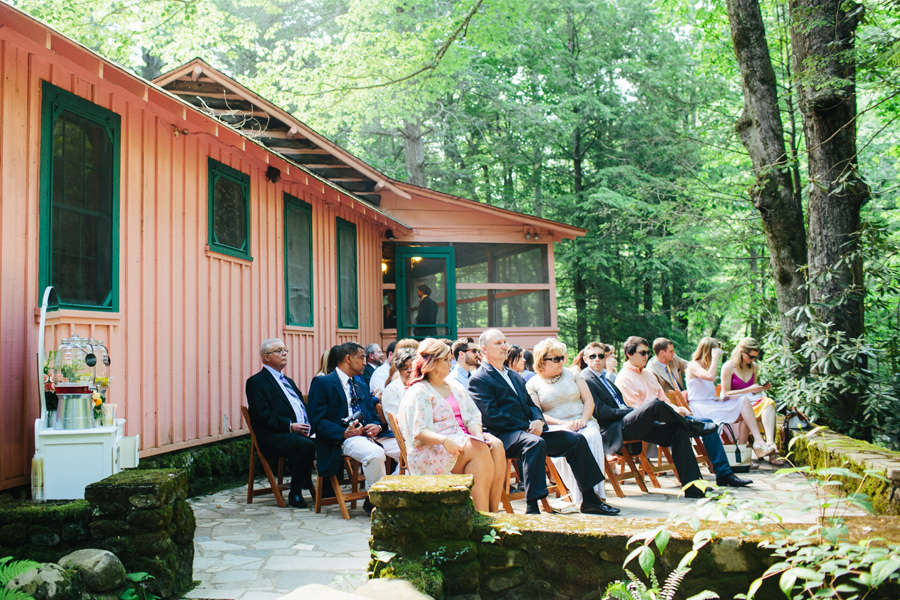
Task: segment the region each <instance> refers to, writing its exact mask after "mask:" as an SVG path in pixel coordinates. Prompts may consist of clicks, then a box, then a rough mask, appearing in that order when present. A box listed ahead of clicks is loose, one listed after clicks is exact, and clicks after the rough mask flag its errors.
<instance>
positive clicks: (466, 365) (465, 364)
mask: <svg viewBox="0 0 900 600" xmlns="http://www.w3.org/2000/svg"><path fill="white" fill-rule="evenodd" d="M450 352H451V353H452V354H453V360H455V361H456V366H455V367H453V369H452V370H451V371H450V375H448V376H447V377H448V378H449V379H455V380H456V383H458V384H459V385H461V386H463V388H467V387H468V386H469V376H470V375H471V374H472V371H474V370H475V369H477V368H478V365H480V364H481V356H480V354H479V352H478V347H477V346H475V341H474V340H472V338H461V339H458V340H456V341H455V342H454V343H453V346H451V347H450Z"/></svg>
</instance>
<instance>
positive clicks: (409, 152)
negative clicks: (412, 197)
mask: <svg viewBox="0 0 900 600" xmlns="http://www.w3.org/2000/svg"><path fill="white" fill-rule="evenodd" d="M400 135H401V136H402V137H403V155H404V158H405V159H406V171H407V172H408V173H409V179H407V183H411V184H413V185H418V186H421V187H425V143H424V142H423V140H422V135H423V134H422V126H421V125H419V123H410V122H408V121H407V122H406V123H404V124H403V129H401V130H400Z"/></svg>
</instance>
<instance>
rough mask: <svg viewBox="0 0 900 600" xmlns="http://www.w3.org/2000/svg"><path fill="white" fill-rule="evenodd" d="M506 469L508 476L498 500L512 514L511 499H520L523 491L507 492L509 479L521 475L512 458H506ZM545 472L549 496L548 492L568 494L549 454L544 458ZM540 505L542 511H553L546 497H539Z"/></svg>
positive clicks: (523, 494)
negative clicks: (548, 481) (548, 482)
mask: <svg viewBox="0 0 900 600" xmlns="http://www.w3.org/2000/svg"><path fill="white" fill-rule="evenodd" d="M506 469H507V471H508V472H509V477H507V478H506V483H505V484H504V486H503V490H502V492H501V496H500V502H501V503H502V504H503V509H504V510H505V511H506V512H507V513H509V514H513V507H512V501H513V500H521V499H522V498H524V497H525V492H524V491H522V492H514V493H512V494H510V493H509V481H510V479H511V478H513V477H515V478H516V479H517V480H521V476H520V475H519V473H518V471H517V470H516V468H515V466H514V464H513V459H512V458H508V459H506ZM546 473H547V476H549V477H550V484H549V485H547V496H549V495H550V494H556V497H557V498H562V497H564V496H568V495H569V490H568V489H567V488H566V485H565V484H564V483H563V480H562V477H560V476H559V473H558V472H557V470H556V467H555V466H553V461H551V460H550V457H549V456H548V457H547V460H546ZM541 506H543V507H544V512H548V513H552V512H553V509H552V508H550V502H548V501H547V497H544V498H541Z"/></svg>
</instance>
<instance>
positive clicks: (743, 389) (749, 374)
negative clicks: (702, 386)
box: [722, 337, 783, 464]
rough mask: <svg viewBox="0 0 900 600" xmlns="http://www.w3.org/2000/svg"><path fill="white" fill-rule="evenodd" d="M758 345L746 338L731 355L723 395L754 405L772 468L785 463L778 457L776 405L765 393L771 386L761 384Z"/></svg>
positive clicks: (724, 375)
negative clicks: (742, 399) (745, 399)
mask: <svg viewBox="0 0 900 600" xmlns="http://www.w3.org/2000/svg"><path fill="white" fill-rule="evenodd" d="M759 352H760V350H759V344H758V343H757V342H756V340H755V339H753V338H752V337H745V338H744V339H742V340H741V341H740V342H738V345H737V346H736V347H735V349H734V350H733V351H732V352H731V360H729V361H727V362H726V363H725V364H723V365H722V395H723V396H743V397H746V398H747V399H748V400H749V401H750V403H751V404H752V405H753V414H754V415H755V416H756V418H757V419H759V420H760V421H762V426H763V431H764V432H765V434H766V445H767V446H768V447H769V448H771V450H772V452H771V453H770V454H772V455H773V458H771V459H770V460H769V462H772V463H773V464H781V463H782V462H783V461H781V460H780V459H778V458H777V457H774V455H775V450H776V448H775V402H774V401H773V400H772V399H771V398H768V397H767V396H766V395H765V394H764V393H763V392H767V391H768V390H769V389H771V387H772V384H771V383H765V384H762V385H760V384H758V383H757V382H756V378H757V367H756V359H757V358H759Z"/></svg>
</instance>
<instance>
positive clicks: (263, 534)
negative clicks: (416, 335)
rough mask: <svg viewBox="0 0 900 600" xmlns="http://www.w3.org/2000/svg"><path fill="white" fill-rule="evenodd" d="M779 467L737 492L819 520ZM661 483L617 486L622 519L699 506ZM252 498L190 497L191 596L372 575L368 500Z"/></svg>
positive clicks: (237, 492)
mask: <svg viewBox="0 0 900 600" xmlns="http://www.w3.org/2000/svg"><path fill="white" fill-rule="evenodd" d="M774 473H775V469H774V468H773V467H771V466H769V465H768V464H766V463H763V464H762V466H761V467H760V468H759V469H755V470H753V471H752V472H751V474H749V475H742V477H748V478H750V479H752V480H753V482H754V483H753V485H752V486H750V487H746V488H740V489H734V488H731V489H730V491H731V492H732V493H733V494H734V496H735V497H737V498H753V499H755V500H759V501H764V502H769V503H771V505H772V506H773V509H774V512H776V513H777V514H779V515H780V516H781V517H782V518H783V520H784V521H785V522H807V523H808V522H813V521H814V519H815V517H816V515H815V514H814V513H810V512H802V511H800V510H798V507H800V506H801V505H803V504H808V503H809V501H810V497H809V496H810V491H811V488H810V486H809V485H808V484H807V483H806V482H805V480H804V479H803V477H802V476H800V475H789V476H786V477H778V478H776V476H775V474H774ZM707 479H708V480H709V479H711V478H710V477H709V476H707ZM261 483H262V482H261ZM660 483H661V485H662V486H663V487H662V488H661V489H654V488H652V487H649V483H648V487H649V489H650V490H651V491H650V493H647V494H644V493H642V492H641V491H640V490H639V488H638V487H637V485H636V484H625V485H623V490H624V491H625V493H626V497H625V498H616V497H615V495H614V494H612V490H611V489H609V495H610V498H609V502H610V504H612V505H613V506H616V507H618V508H620V509H622V515H621V516H622V517H647V518H654V517H655V518H665V517H667V516H669V515H670V514H671V513H673V512H681V513H682V514H684V515H689V514H691V513H694V514H696V513H697V512H698V511H697V506H696V502H695V501H693V500H688V499H685V498H683V497H679V492H680V489H679V487H678V482H677V480H676V479H675V478H674V477H672V476H671V475H670V476H667V477H662V478H661V479H660ZM607 487H609V486H607ZM246 499H247V492H246V486H242V487H239V488H236V489H232V490H227V491H224V492H220V493H218V494H213V495H209V496H203V497H199V498H193V499H192V500H191V501H190V502H191V506H192V507H193V509H194V514H195V516H196V518H197V531H196V535H195V538H194V548H195V557H194V579H195V580H196V581H197V582H198V583H197V587H196V588H195V589H194V590H192V591H191V592H189V593H188V594H187V597H188V598H210V599H217V600H275V599H276V598H279V597H280V596H282V595H284V594H287V593H288V592H290V591H291V590H293V589H295V588H297V587H300V586H302V585H306V584H310V583H320V584H325V585H330V586H332V587H336V588H344V589H346V590H352V589H355V588H356V587H358V586H359V585H361V584H362V583H363V582H364V581H365V572H366V566H367V564H368V562H369V550H368V548H369V519H368V516H367V515H366V513H365V512H363V511H362V509H361V503H360V508H357V509H356V510H352V509H351V511H350V514H351V517H352V518H351V519H350V520H349V521H345V520H344V519H342V518H341V515H340V512H339V510H338V509H337V507H336V506H329V507H326V508H324V509H323V511H322V513H321V514H318V515H317V514H315V512H314V511H313V510H312V509H307V510H299V509H292V508H278V507H277V506H276V504H275V500H274V498H273V497H272V496H268V497H266V496H262V497H258V498H256V499H255V500H254V502H253V504H247V503H246ZM553 504H554V506H555V507H556V508H558V509H559V510H560V511H561V512H563V513H567V512H575V511H576V510H577V509H576V507H575V506H574V505H571V504H565V503H561V502H559V501H555V502H554V503H553ZM513 506H514V507H515V509H516V512H517V513H523V512H524V511H525V502H524V500H520V501H518V502H515V503H513ZM849 514H854V515H861V514H862V513H861V512H860V511H853V512H852V513H849ZM597 518H603V517H597Z"/></svg>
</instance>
